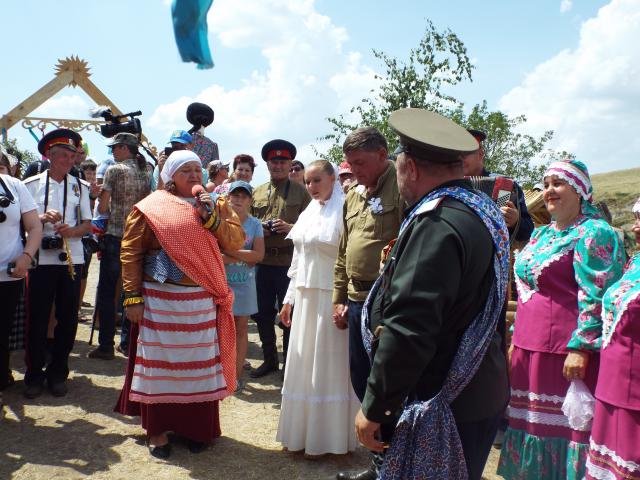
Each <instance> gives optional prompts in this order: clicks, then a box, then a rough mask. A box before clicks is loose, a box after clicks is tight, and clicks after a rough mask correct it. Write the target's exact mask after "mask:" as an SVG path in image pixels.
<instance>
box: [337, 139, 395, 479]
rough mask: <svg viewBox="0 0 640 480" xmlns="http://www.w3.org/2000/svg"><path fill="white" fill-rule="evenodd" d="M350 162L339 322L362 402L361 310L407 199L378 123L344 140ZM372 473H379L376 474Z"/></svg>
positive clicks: (345, 475)
mask: <svg viewBox="0 0 640 480" xmlns="http://www.w3.org/2000/svg"><path fill="white" fill-rule="evenodd" d="M342 150H343V153H344V156H345V161H346V162H347V163H348V164H349V166H350V168H351V173H353V175H354V176H355V179H356V182H354V183H353V184H352V185H351V186H350V187H349V189H348V190H347V195H346V198H345V204H344V209H343V219H344V230H343V234H342V237H341V238H340V245H339V250H338V258H337V260H336V265H335V270H334V289H333V304H334V315H333V317H334V322H335V324H336V326H338V328H345V327H347V325H348V327H349V367H350V369H351V383H352V385H353V389H354V391H355V393H356V395H357V396H358V398H359V399H360V401H362V398H363V397H364V391H365V387H366V378H367V375H368V373H369V367H370V365H369V358H368V357H367V353H366V352H365V350H364V349H363V347H362V337H361V335H360V314H361V312H362V305H363V304H364V300H365V299H366V298H367V294H368V293H369V290H370V289H371V286H372V285H373V282H374V281H375V279H376V278H377V277H378V273H379V271H380V255H381V253H382V250H383V249H384V248H385V247H386V246H387V245H388V244H389V242H390V241H391V240H393V239H394V238H396V237H397V236H398V229H399V228H400V222H401V221H402V211H403V205H404V202H403V201H402V199H401V198H400V194H399V192H398V184H397V182H396V169H395V166H394V164H393V162H390V161H389V159H388V152H387V140H386V139H385V138H384V136H383V135H382V134H381V133H380V132H379V131H378V130H376V129H375V128H373V127H362V128H358V129H356V130H354V131H353V132H351V133H350V134H349V135H347V138H346V139H345V141H344V144H343V146H342ZM362 475H363V474H360V473H356V474H350V473H346V472H341V473H339V474H338V476H337V478H338V479H340V480H349V479H356V480H366V479H367V478H368V476H369V475H370V474H369V472H368V471H367V472H364V476H362ZM371 478H375V476H374V477H371Z"/></svg>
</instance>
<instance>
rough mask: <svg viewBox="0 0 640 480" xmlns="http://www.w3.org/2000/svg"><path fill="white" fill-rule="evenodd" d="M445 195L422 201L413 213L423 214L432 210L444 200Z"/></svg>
mask: <svg viewBox="0 0 640 480" xmlns="http://www.w3.org/2000/svg"><path fill="white" fill-rule="evenodd" d="M444 198H445V197H440V198H434V199H433V200H429V201H428V202H425V203H423V204H422V205H420V206H419V207H418V209H417V210H416V211H415V215H424V214H425V213H429V212H433V211H434V210H435V209H436V208H438V206H439V205H440V203H442V201H443V200H444Z"/></svg>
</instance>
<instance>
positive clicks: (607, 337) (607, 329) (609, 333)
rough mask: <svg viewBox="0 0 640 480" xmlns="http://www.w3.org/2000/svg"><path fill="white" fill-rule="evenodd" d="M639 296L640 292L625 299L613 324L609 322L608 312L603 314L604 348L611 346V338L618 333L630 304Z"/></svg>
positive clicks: (605, 311)
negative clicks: (617, 329) (619, 325)
mask: <svg viewBox="0 0 640 480" xmlns="http://www.w3.org/2000/svg"><path fill="white" fill-rule="evenodd" d="M638 295H640V290H639V291H637V292H635V293H634V294H633V295H630V296H629V297H628V298H626V299H625V301H624V302H623V303H622V305H620V308H619V309H618V310H617V311H616V316H615V318H614V319H613V322H608V321H607V313H608V311H607V310H604V311H603V312H602V348H605V347H606V346H608V345H609V343H610V342H611V337H613V332H615V331H616V327H617V326H618V324H619V323H620V318H622V314H623V313H624V312H625V311H626V310H627V307H628V306H629V303H631V302H632V301H633V300H635V299H636V298H638Z"/></svg>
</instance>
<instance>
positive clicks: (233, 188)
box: [229, 180, 253, 197]
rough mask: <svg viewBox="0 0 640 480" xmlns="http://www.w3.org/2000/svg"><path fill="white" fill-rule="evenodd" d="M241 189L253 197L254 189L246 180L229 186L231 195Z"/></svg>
mask: <svg viewBox="0 0 640 480" xmlns="http://www.w3.org/2000/svg"><path fill="white" fill-rule="evenodd" d="M240 189H242V190H244V191H246V192H247V193H248V194H249V196H250V197H252V196H253V187H251V185H249V184H248V183H247V182H245V181H244V180H236V181H235V182H233V183H232V184H231V185H230V186H229V193H233V192H235V191H236V190H240Z"/></svg>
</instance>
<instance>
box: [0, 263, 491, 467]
mask: <svg viewBox="0 0 640 480" xmlns="http://www.w3.org/2000/svg"><path fill="white" fill-rule="evenodd" d="M96 264H97V262H93V263H92V268H91V272H90V278H89V284H88V286H87V294H86V295H85V300H86V301H88V302H90V303H92V304H93V299H94V295H95V286H96V281H97V265H96ZM85 312H86V313H90V312H91V310H90V309H85ZM89 332H90V324H88V323H85V324H80V326H79V328H78V335H77V340H76V345H75V348H74V351H73V353H72V355H71V359H70V367H71V370H72V372H71V375H70V378H69V382H68V386H69V394H68V395H67V396H66V397H64V398H55V397H52V396H51V395H49V394H48V393H46V392H45V394H43V395H42V396H41V397H40V398H38V399H36V400H27V399H25V398H24V397H23V396H22V389H23V384H22V382H21V381H20V380H22V376H23V373H24V362H23V352H15V354H14V355H13V357H12V363H11V364H12V366H13V368H14V376H15V377H16V380H18V381H17V382H16V384H15V385H14V386H13V387H11V388H9V389H8V390H6V391H5V392H4V402H5V406H4V409H3V413H2V415H0V479H9V478H11V479H16V480H17V479H25V480H26V479H28V480H39V479H43V480H44V479H46V480H53V479H84V478H91V479H130V480H133V479H142V478H145V477H146V478H152V479H154V480H164V479H171V480H179V479H236V478H238V479H240V478H242V479H261V478H274V477H275V478H287V479H303V478H304V479H331V478H335V474H336V472H338V471H341V470H358V469H360V468H362V467H363V466H365V465H366V464H367V462H368V460H367V458H368V455H367V452H366V451H365V450H364V449H362V448H359V449H358V450H356V452H354V453H352V454H348V455H340V456H336V455H328V456H326V457H322V458H321V459H318V460H307V459H305V458H303V456H302V455H301V454H295V453H289V452H283V451H282V449H281V447H280V445H279V444H278V443H277V442H276V441H275V434H276V430H277V425H278V416H279V407H280V388H281V386H282V382H281V380H280V375H279V374H271V375H269V376H267V377H265V378H262V379H259V380H258V381H253V380H252V381H249V382H248V383H247V387H246V388H245V390H244V391H243V392H242V393H241V394H239V395H237V396H235V397H231V398H228V399H225V400H224V401H223V402H221V406H220V412H221V424H222V435H223V436H222V437H221V438H219V439H218V440H217V441H216V442H215V443H214V444H213V445H212V446H210V447H209V448H208V449H207V450H205V451H204V452H202V453H200V454H191V453H190V452H189V451H188V450H187V448H186V446H185V445H180V444H177V445H174V449H173V452H172V455H171V457H170V458H169V459H168V460H167V461H162V460H158V459H155V458H153V457H151V456H150V455H149V453H148V451H147V449H146V448H145V446H144V441H145V435H144V430H143V429H142V428H141V427H140V426H139V423H138V419H137V418H130V417H123V416H121V415H119V414H116V413H114V412H113V406H114V404H115V402H116V399H117V397H118V394H119V391H120V388H121V386H122V382H123V378H124V377H123V373H124V368H125V362H126V359H125V358H124V357H123V356H121V355H117V356H116V359H115V360H112V361H103V360H91V359H88V358H87V353H88V352H89V351H90V349H91V348H92V347H91V346H90V345H89V344H88V340H89ZM249 338H250V345H249V353H248V356H249V361H250V362H251V364H252V365H253V366H257V365H258V364H259V363H260V361H259V359H260V349H259V341H258V335H257V331H256V329H255V327H254V326H252V327H251V328H250V337H249ZM96 341H97V337H94V342H96ZM498 455H499V453H498V451H496V450H493V451H492V453H491V457H490V459H489V462H488V464H487V467H486V469H485V477H484V478H486V479H488V480H493V479H499V478H501V477H498V476H497V475H495V473H494V472H495V470H496V464H497V458H498Z"/></svg>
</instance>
